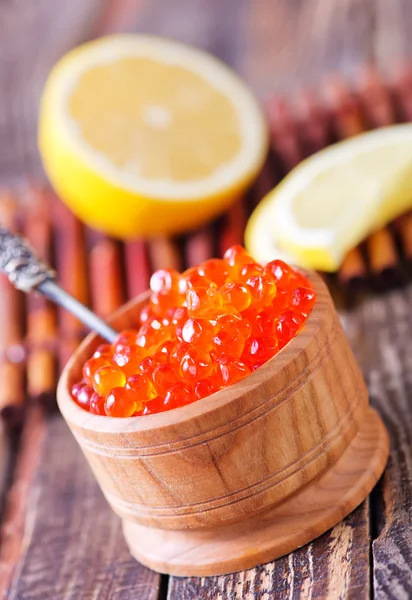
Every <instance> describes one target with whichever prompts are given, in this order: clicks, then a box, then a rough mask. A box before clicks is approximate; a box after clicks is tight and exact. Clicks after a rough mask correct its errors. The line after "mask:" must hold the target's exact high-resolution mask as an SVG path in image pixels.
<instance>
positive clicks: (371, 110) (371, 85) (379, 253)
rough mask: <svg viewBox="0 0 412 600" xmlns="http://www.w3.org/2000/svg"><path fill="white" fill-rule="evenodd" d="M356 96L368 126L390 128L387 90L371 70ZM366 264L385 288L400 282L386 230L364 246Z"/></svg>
mask: <svg viewBox="0 0 412 600" xmlns="http://www.w3.org/2000/svg"><path fill="white" fill-rule="evenodd" d="M360 94H361V98H362V99H363V103H364V110H365V114H366V115H367V118H368V120H369V123H370V124H371V125H372V126H373V127H386V126H388V125H393V123H395V120H396V111H395V107H394V104H393V101H392V98H391V96H390V93H389V89H388V87H387V86H386V85H385V84H384V83H383V81H382V78H381V77H380V75H379V73H378V72H377V70H376V69H375V68H374V67H367V68H366V69H365V70H364V72H363V75H362V79H361V84H360ZM366 248H367V252H368V255H369V263H370V268H371V271H372V273H373V274H374V277H375V280H377V282H378V283H379V284H380V285H383V286H384V287H387V286H388V285H389V286H390V285H393V284H395V283H397V282H399V281H400V275H401V268H400V257H399V256H398V254H397V251H396V244H395V241H394V239H393V236H392V233H391V231H390V229H385V230H381V231H378V232H376V233H374V234H372V235H371V236H370V238H369V239H368V240H367V243H366Z"/></svg>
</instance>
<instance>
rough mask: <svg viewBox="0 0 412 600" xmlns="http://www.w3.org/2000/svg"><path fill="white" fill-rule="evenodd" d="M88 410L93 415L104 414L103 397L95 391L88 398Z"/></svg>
mask: <svg viewBox="0 0 412 600" xmlns="http://www.w3.org/2000/svg"><path fill="white" fill-rule="evenodd" d="M90 412H91V413H93V414H94V415H105V414H106V412H105V410H104V398H103V396H99V394H96V392H93V394H92V397H91V398H90Z"/></svg>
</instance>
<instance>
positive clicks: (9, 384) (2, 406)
mask: <svg viewBox="0 0 412 600" xmlns="http://www.w3.org/2000/svg"><path fill="white" fill-rule="evenodd" d="M0 223H1V224H2V225H4V226H5V227H7V228H9V229H12V230H13V231H15V230H16V228H17V207H16V202H15V198H14V197H13V196H11V195H10V193H9V192H2V193H0ZM0 354H1V359H0V415H1V416H2V418H3V419H4V420H5V421H6V422H7V424H9V425H12V426H13V425H16V424H18V423H20V422H21V420H22V417H23V413H24V402H25V388H24V359H25V350H24V347H23V294H22V293H21V292H19V291H18V290H16V289H15V288H14V287H13V286H12V285H11V284H10V283H9V281H8V279H7V278H6V277H5V276H4V275H1V276H0Z"/></svg>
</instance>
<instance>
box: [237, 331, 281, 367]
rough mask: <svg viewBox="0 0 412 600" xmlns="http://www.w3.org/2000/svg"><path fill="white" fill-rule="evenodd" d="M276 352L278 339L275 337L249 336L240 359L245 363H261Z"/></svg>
mask: <svg viewBox="0 0 412 600" xmlns="http://www.w3.org/2000/svg"><path fill="white" fill-rule="evenodd" d="M277 352H278V341H277V339H276V338H275V337H269V336H265V337H263V336H262V337H254V338H249V339H248V340H247V342H246V344H245V349H244V351H243V355H242V359H243V360H244V361H245V363H246V364H247V365H251V366H253V364H254V363H260V364H263V363H265V362H266V361H267V360H269V359H270V358H272V356H275V354H276V353H277Z"/></svg>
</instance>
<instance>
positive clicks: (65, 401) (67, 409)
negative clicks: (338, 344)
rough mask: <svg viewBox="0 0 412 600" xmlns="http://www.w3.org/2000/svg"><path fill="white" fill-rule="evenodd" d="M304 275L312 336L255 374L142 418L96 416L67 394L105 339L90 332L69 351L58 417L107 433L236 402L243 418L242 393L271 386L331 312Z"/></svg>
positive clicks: (161, 424)
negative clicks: (311, 298) (311, 292)
mask: <svg viewBox="0 0 412 600" xmlns="http://www.w3.org/2000/svg"><path fill="white" fill-rule="evenodd" d="M306 275H307V276H308V277H309V279H310V280H311V282H312V284H313V286H314V288H315V290H316V301H315V304H314V306H313V309H312V311H311V313H310V314H309V316H308V319H307V321H306V323H305V326H304V328H303V330H302V331H304V332H305V333H307V332H308V331H310V335H301V334H300V333H299V334H298V335H297V336H296V337H294V338H293V339H292V340H291V341H290V342H289V343H288V344H287V345H286V346H285V347H284V348H283V349H282V350H281V351H280V352H279V353H278V354H277V355H276V356H274V357H273V358H271V359H270V360H269V361H268V362H267V363H265V364H264V365H262V366H261V367H260V368H259V369H257V370H256V371H255V372H253V373H251V374H250V375H248V376H247V377H245V379H243V380H242V381H240V382H238V383H236V384H233V385H231V386H228V387H227V388H225V389H223V390H219V391H218V392H216V393H214V394H212V395H210V396H208V397H206V398H203V399H201V400H197V401H196V402H193V403H192V404H189V405H187V406H183V407H180V408H175V409H173V410H169V411H165V412H163V413H157V414H154V415H147V416H145V417H144V418H138V417H129V418H122V419H120V418H119V419H115V418H112V417H107V416H99V415H94V414H92V413H89V412H87V411H85V410H83V409H82V408H80V407H79V406H78V405H77V404H76V402H75V401H74V400H73V398H72V396H71V393H70V387H71V385H72V384H73V383H74V382H75V381H77V380H79V379H80V378H81V368H82V364H83V362H84V360H86V357H87V356H91V355H92V353H93V350H94V349H95V348H96V347H97V346H98V345H99V344H101V343H103V342H104V340H102V338H100V337H99V336H98V335H97V334H96V333H93V332H92V333H90V334H89V335H88V336H87V337H86V338H85V339H84V340H83V342H82V343H81V344H80V345H79V347H78V348H77V349H76V350H75V352H74V353H73V354H72V356H71V357H70V359H69V361H68V362H67V364H66V366H65V368H64V369H63V371H62V374H61V376H60V379H59V383H58V387H57V401H58V405H59V408H60V411H61V413H62V415H63V416H64V417H65V419H66V420H67V421H69V422H70V423H71V424H73V425H75V426H77V427H79V428H81V429H83V430H90V431H96V432H101V433H111V434H121V433H138V432H150V431H156V430H159V429H162V428H167V427H168V426H173V427H175V426H178V425H179V424H182V423H184V422H186V421H190V420H192V419H196V421H199V422H201V418H202V416H204V415H207V414H210V413H214V412H216V411H219V409H222V407H223V408H225V409H226V408H227V407H228V405H230V404H232V403H236V404H237V408H238V409H239V412H238V413H237V416H236V419H240V418H242V417H246V418H247V416H248V414H249V413H250V412H252V411H250V409H248V410H243V411H242V406H241V402H239V400H241V399H242V397H243V396H244V394H245V391H250V390H253V389H257V388H259V387H261V386H264V385H265V384H269V382H270V380H273V378H274V376H276V374H277V373H279V372H280V371H281V370H283V369H284V368H285V367H286V366H287V365H288V364H290V363H291V362H292V361H295V360H296V359H298V357H299V355H301V354H302V353H303V352H304V351H305V349H306V348H307V346H308V345H309V344H310V342H311V340H312V339H313V337H314V336H316V335H317V334H318V332H319V331H320V329H321V328H322V326H323V322H324V318H325V315H326V314H327V311H330V310H335V309H334V308H333V306H332V305H331V303H330V300H328V292H327V289H326V285H325V283H324V282H323V280H322V278H321V277H320V276H319V275H318V274H316V273H313V272H309V273H306ZM148 296H149V291H146V292H144V293H143V294H140V295H139V296H137V297H136V298H134V299H132V300H130V301H129V302H127V303H126V304H124V305H123V306H122V307H120V308H119V309H118V310H117V311H116V312H115V313H114V314H113V315H112V316H111V317H110V318H109V319H108V322H109V323H110V324H111V325H113V326H116V322H117V321H118V319H119V318H121V317H122V315H125V314H127V313H128V312H129V311H131V310H134V309H135V308H136V307H137V306H139V305H140V304H141V305H143V304H144V303H145V302H146V301H147V299H148ZM329 341H331V340H329ZM326 351H327V348H325V352H326ZM321 358H322V357H319V356H318V357H316V358H315V359H314V361H312V362H315V361H316V363H318V360H319V359H321ZM313 368H315V365H314V364H312V363H310V364H309V365H308V366H307V367H306V368H305V369H304V370H303V372H301V373H300V374H299V375H298V376H297V377H298V378H302V376H303V377H304V376H305V373H307V372H308V370H313ZM293 383H294V381H291V382H290V386H288V388H285V393H287V390H288V389H289V387H293ZM251 417H252V415H251ZM235 428H236V426H235V423H233V429H235ZM202 433H203V434H205V433H207V432H206V431H203V432H201V431H199V434H200V435H201V434H202ZM222 433H223V432H222Z"/></svg>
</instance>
